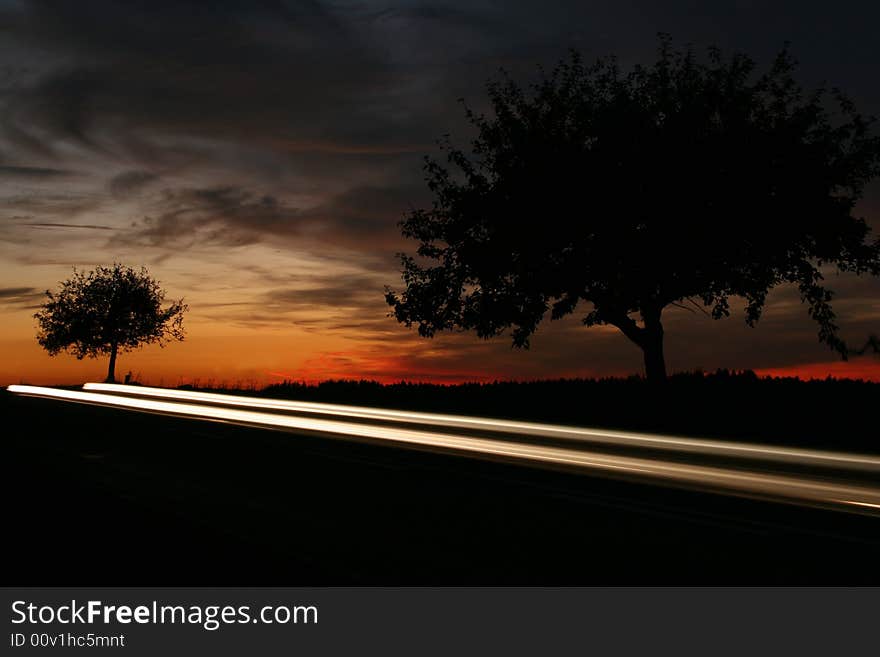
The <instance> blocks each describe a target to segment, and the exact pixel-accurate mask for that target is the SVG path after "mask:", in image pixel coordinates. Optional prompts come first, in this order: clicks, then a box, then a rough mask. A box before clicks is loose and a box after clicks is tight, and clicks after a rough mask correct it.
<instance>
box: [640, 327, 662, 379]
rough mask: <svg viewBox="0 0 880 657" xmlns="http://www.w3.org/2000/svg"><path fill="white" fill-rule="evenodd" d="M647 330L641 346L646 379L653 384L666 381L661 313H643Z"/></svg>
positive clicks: (643, 335) (644, 330)
mask: <svg viewBox="0 0 880 657" xmlns="http://www.w3.org/2000/svg"><path fill="white" fill-rule="evenodd" d="M642 319H644V322H645V328H644V329H643V333H642V341H641V344H640V345H639V346H640V347H641V348H642V353H643V354H644V357H645V377H646V378H647V379H648V381H649V382H651V383H662V382H664V381H666V359H665V358H664V357H663V324H661V323H660V311H659V310H656V311H653V310H648V311H642Z"/></svg>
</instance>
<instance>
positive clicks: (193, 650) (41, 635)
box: [3, 588, 880, 656]
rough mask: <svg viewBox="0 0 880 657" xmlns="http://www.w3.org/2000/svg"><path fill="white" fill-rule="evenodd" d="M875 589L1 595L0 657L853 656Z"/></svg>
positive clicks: (868, 640)
mask: <svg viewBox="0 0 880 657" xmlns="http://www.w3.org/2000/svg"><path fill="white" fill-rule="evenodd" d="M878 601H880V589H877V588H871V589H869V588H855V589H846V588H671V589H669V588H648V589H643V588H479V589H470V588H436V589H428V588H355V589H349V588H260V589H248V588H235V589H226V588H206V589H174V588H102V589H89V588H69V589H37V588H24V589H4V590H3V604H4V608H5V612H4V616H5V627H6V636H5V637H4V643H5V647H4V650H3V653H4V654H9V655H17V654H21V655H27V654H37V653H40V654H57V652H58V651H61V652H67V651H69V650H74V651H78V652H82V651H86V650H98V649H100V652H101V653H102V654H103V653H106V652H108V651H109V652H117V653H124V654H127V655H192V654H211V655H240V654H255V655H296V654H305V655H353V654H370V655H373V654H376V655H388V656H390V655H408V656H409V655H471V654H473V655H495V654H503V655H567V654H578V655H590V654H596V655H610V654H613V655H645V654H674V655H755V654H772V655H789V654H792V655H814V654H815V655H831V654H839V655H852V654H867V653H866V651H867V650H869V649H876V611H877V604H878Z"/></svg>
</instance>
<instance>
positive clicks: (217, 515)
mask: <svg viewBox="0 0 880 657" xmlns="http://www.w3.org/2000/svg"><path fill="white" fill-rule="evenodd" d="M0 410H2V412H3V415H4V418H5V419H6V422H5V423H4V424H5V426H6V427H8V430H6V431H5V432H4V436H3V439H2V453H3V458H2V462H3V470H4V472H3V482H4V487H5V490H4V493H5V495H4V509H5V512H4V519H3V520H4V532H3V533H4V543H5V544H6V545H5V552H6V554H7V557H6V564H7V567H6V569H5V570H4V575H5V577H4V579H5V581H4V584H6V585H30V586H36V585H64V584H67V585H126V586H133V585H188V586H189V585H241V586H244V585H254V586H256V585H276V586H281V585H330V584H421V585H432V584H435V585H443V584H475V585H486V584H559V585H564V584H568V585H573V584H779V583H791V584H877V583H880V519H878V518H872V517H866V516H859V515H850V514H844V513H835V512H831V511H821V510H814V509H809V508H799V507H794V506H788V505H782V504H773V503H767V502H757V501H751V500H744V499H738V498H731V497H723V496H716V495H711V494H707V493H698V492H688V491H682V490H675V489H667V488H660V487H654V486H648V485H642V484H634V483H628V482H620V481H613V480H606V479H601V478H594V477H587V476H582V475H573V474H565V473H558V472H546V471H540V470H532V469H529V468H525V467H520V466H513V465H504V464H498V463H489V462H482V461H476V460H469V459H463V458H458V457H453V456H443V455H437V454H430V453H421V452H411V451H406V450H400V449H396V448H391V447H385V446H373V445H366V444H358V443H353V442H348V441H342V440H334V439H328V438H322V437H314V436H311V437H309V436H304V435H298V434H293V433H284V432H273V431H267V430H260V429H253V428H246V427H240V426H235V425H231V424H222V423H216V422H206V421H198V420H188V419H176V418H170V417H166V416H161V415H152V414H145V413H138V412H131V411H121V410H113V409H108V408H102V407H96V406H88V405H80V404H68V403H62V402H54V401H48V400H42V399H34V398H21V397H13V396H12V395H9V394H5V393H4V394H3V395H0Z"/></svg>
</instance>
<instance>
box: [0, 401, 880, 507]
mask: <svg viewBox="0 0 880 657" xmlns="http://www.w3.org/2000/svg"><path fill="white" fill-rule="evenodd" d="M8 390H9V391H11V392H14V393H19V394H25V395H31V396H37V397H45V398H49V399H56V400H63V401H73V402H84V403H90V404H100V405H104V406H110V407H115V408H122V409H131V410H139V411H149V412H155V413H165V414H170V415H175V416H179V417H186V418H194V419H202V420H215V421H224V422H232V423H238V424H246V425H252V426H259V427H266V428H274V429H287V430H300V431H308V432H313V433H318V434H324V435H326V434H331V435H336V436H347V437H353V438H362V439H370V440H375V441H384V442H389V443H393V444H397V445H399V446H400V445H403V446H410V447H416V448H420V449H425V448H432V449H439V450H442V451H452V452H455V453H458V454H467V455H472V456H480V457H483V458H491V457H495V458H501V459H504V460H513V461H516V462H520V463H527V464H528V463H531V464H535V465H545V466H556V467H560V466H561V467H565V468H567V469H574V470H577V471H581V472H584V473H593V474H597V473H600V474H601V473H604V474H607V475H617V476H626V477H636V478H639V479H645V480H649V481H652V482H655V483H667V484H672V485H678V486H686V487H694V488H699V489H703V490H711V491H714V492H727V493H732V494H737V495H744V496H749V497H758V498H762V499H772V500H777V501H785V502H790V503H799V504H807V505H816V506H822V507H827V508H834V509H838V510H847V511H851V512H861V513H870V514H872V515H876V514H877V513H878V511H880V487H878V486H876V485H869V484H865V483H861V484H851V483H847V482H845V481H833V480H823V479H813V478H808V477H804V476H800V475H796V474H777V473H768V472H763V471H756V470H746V469H733V468H726V467H717V466H710V465H697V464H689V463H681V462H676V461H667V460H663V459H656V458H644V457H635V456H623V455H615V454H608V453H600V452H592V451H589V450H587V449H584V445H583V444H577V445H574V446H573V447H558V446H547V445H540V444H528V443H524V442H515V441H510V440H504V439H502V438H498V439H495V438H486V437H476V436H468V435H464V434H453V433H438V432H435V431H427V430H420V429H413V428H397V427H389V426H382V425H376V424H365V423H362V422H346V421H343V420H335V419H334V420H328V419H316V418H310V417H303V416H297V415H283V414H278V413H270V412H266V411H255V410H242V409H238V408H227V407H222V406H221V407H216V406H207V405H205V404H193V403H187V402H181V401H157V400H153V399H141V398H137V397H128V396H123V395H112V394H106V393H102V392H91V391H85V392H81V391H75V390H60V389H56V388H44V387H37V386H22V385H13V386H9V388H8ZM174 392H177V391H174ZM187 394H206V393H187ZM250 401H261V400H250ZM262 401H265V400H262ZM273 403H274V402H273ZM279 403H280V402H279ZM395 413H398V412H395ZM400 413H402V412H400ZM421 415H425V414H421ZM435 417H441V418H442V417H445V416H435ZM470 419H475V418H470ZM410 421H412V420H410ZM487 421H488V420H487ZM520 424H522V423H520ZM536 426H544V425H536ZM840 456H841V457H842V458H840V459H838V460H837V461H836V463H837V464H838V465H839V464H840V463H847V462H849V461H850V460H852V459H856V457H855V456H853V455H840ZM843 457H846V458H843Z"/></svg>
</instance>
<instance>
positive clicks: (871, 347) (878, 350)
mask: <svg viewBox="0 0 880 657" xmlns="http://www.w3.org/2000/svg"><path fill="white" fill-rule="evenodd" d="M869 352H870V353H874V354H880V337H878V336H876V335H874V334H873V333H872V334H871V335H869V336H868V341H867V342H866V343H865V345H864V346H863V347H862V348H861V349H855V350H853V352H852V353H854V354H855V355H857V356H861V355H863V354H866V353H869Z"/></svg>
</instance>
